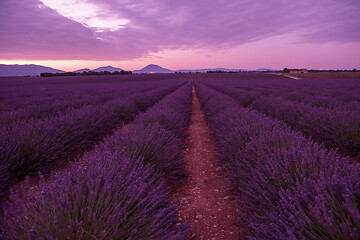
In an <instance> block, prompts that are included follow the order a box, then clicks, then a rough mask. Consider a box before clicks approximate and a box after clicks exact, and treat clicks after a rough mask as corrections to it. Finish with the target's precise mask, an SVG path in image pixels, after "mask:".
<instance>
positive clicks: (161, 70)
mask: <svg viewBox="0 0 360 240" xmlns="http://www.w3.org/2000/svg"><path fill="white" fill-rule="evenodd" d="M173 72H174V71H173V70H170V69H166V68H163V67H160V66H158V65H155V64H150V65H147V66H146V67H144V68H142V69H140V70H135V71H133V73H173Z"/></svg>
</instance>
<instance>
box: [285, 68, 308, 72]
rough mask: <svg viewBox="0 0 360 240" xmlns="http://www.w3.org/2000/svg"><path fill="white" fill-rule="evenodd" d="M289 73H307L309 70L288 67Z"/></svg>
mask: <svg viewBox="0 0 360 240" xmlns="http://www.w3.org/2000/svg"><path fill="white" fill-rule="evenodd" d="M289 70H290V73H308V72H309V71H308V70H307V69H306V68H304V69H289Z"/></svg>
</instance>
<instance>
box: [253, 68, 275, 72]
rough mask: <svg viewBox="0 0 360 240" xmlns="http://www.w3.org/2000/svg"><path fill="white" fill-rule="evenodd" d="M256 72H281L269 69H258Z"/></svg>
mask: <svg viewBox="0 0 360 240" xmlns="http://www.w3.org/2000/svg"><path fill="white" fill-rule="evenodd" d="M254 71H256V72H267V71H270V72H275V71H279V70H274V69H269V68H258V69H256V70H254Z"/></svg>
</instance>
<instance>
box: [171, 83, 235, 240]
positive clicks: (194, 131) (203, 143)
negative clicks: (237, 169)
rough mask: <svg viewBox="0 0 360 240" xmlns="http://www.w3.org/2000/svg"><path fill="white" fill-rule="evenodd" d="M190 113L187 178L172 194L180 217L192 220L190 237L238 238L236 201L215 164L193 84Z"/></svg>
mask: <svg viewBox="0 0 360 240" xmlns="http://www.w3.org/2000/svg"><path fill="white" fill-rule="evenodd" d="M192 101H193V103H192V104H193V105H192V117H191V124H190V127H189V140H188V147H187V149H185V151H184V160H185V161H186V167H187V170H188V172H189V175H190V176H189V178H188V179H187V181H185V182H184V184H183V186H182V187H181V188H180V189H178V190H177V191H176V193H175V194H174V203H176V204H177V205H179V206H180V207H181V208H182V209H181V211H180V213H179V219H181V220H185V221H187V222H188V223H190V224H191V232H190V234H189V238H190V239H209V240H215V239H216V240H220V239H226V240H237V239H241V237H240V236H239V233H238V232H239V231H238V230H239V228H238V226H237V225H236V213H237V208H236V203H235V200H234V199H233V197H232V196H231V194H230V192H229V190H228V189H227V186H226V181H225V180H224V177H223V176H224V174H223V173H224V169H222V167H220V166H219V165H218V160H217V159H216V156H215V154H216V152H215V150H214V143H213V141H212V139H211V137H210V133H209V129H208V127H207V125H206V121H205V117H204V114H203V112H202V111H201V109H200V103H199V99H198V98H197V96H196V93H195V90H194V88H193V92H192Z"/></svg>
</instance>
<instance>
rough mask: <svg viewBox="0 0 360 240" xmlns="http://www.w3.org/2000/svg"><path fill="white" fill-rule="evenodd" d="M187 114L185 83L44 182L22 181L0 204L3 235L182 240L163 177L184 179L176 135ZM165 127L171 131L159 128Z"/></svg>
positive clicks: (183, 234) (182, 230) (181, 130)
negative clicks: (35, 183)
mask: <svg viewBox="0 0 360 240" xmlns="http://www.w3.org/2000/svg"><path fill="white" fill-rule="evenodd" d="M172 106H179V108H173V107H172ZM190 114H191V85H190V84H189V83H188V84H186V85H185V86H183V87H181V88H179V89H178V90H176V91H175V92H174V93H172V94H170V95H168V96H167V97H165V98H164V99H163V100H162V101H160V102H159V103H157V104H156V105H155V106H154V107H152V108H151V109H149V110H148V112H146V113H143V114H140V115H139V116H138V117H137V118H136V120H135V121H134V122H133V123H131V124H130V125H129V126H128V128H127V130H126V131H122V130H118V131H116V132H115V133H114V135H113V136H112V137H108V138H106V139H105V140H104V142H103V143H102V144H100V145H98V146H96V147H95V149H94V151H92V152H91V153H90V154H89V155H88V156H85V157H84V158H83V159H82V160H80V161H79V162H76V163H73V164H72V167H71V168H70V169H69V170H67V171H64V170H63V171H60V172H56V173H55V174H53V175H51V178H50V180H49V181H45V180H43V179H42V180H41V181H40V184H39V185H38V186H32V185H31V184H29V183H28V182H27V183H25V184H23V186H22V190H21V191H20V192H14V193H13V194H12V195H11V201H9V202H7V203H6V204H4V206H3V209H4V218H3V219H2V220H1V221H2V224H0V225H1V226H3V227H2V228H1V227H0V229H1V233H2V236H3V237H4V238H11V239H27V238H30V239H38V238H44V239H179V240H182V239H185V238H186V235H187V232H188V228H187V224H184V223H183V222H179V221H178V220H177V213H178V209H177V207H176V206H175V205H173V204H170V203H169V185H168V184H167V183H166V182H168V181H165V180H164V178H165V179H168V180H169V178H170V179H172V180H173V181H175V182H178V181H181V180H182V179H183V178H184V177H185V176H186V172H185V171H184V170H183V163H182V160H181V154H180V149H181V142H182V141H183V139H182V138H181V137H180V138H177V137H176V136H175V134H174V133H182V134H181V136H185V131H186V129H187V126H188V124H189V121H190ZM173 115H176V116H177V117H178V118H180V120H179V119H174V118H173V117H172V116H173ZM157 119H158V120H157ZM170 126H171V129H173V130H172V131H169V130H166V129H165V128H164V127H166V128H168V127H170ZM179 170H181V174H180V175H179V173H180V171H179ZM172 183H174V182H172ZM34 192H35V193H34Z"/></svg>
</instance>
